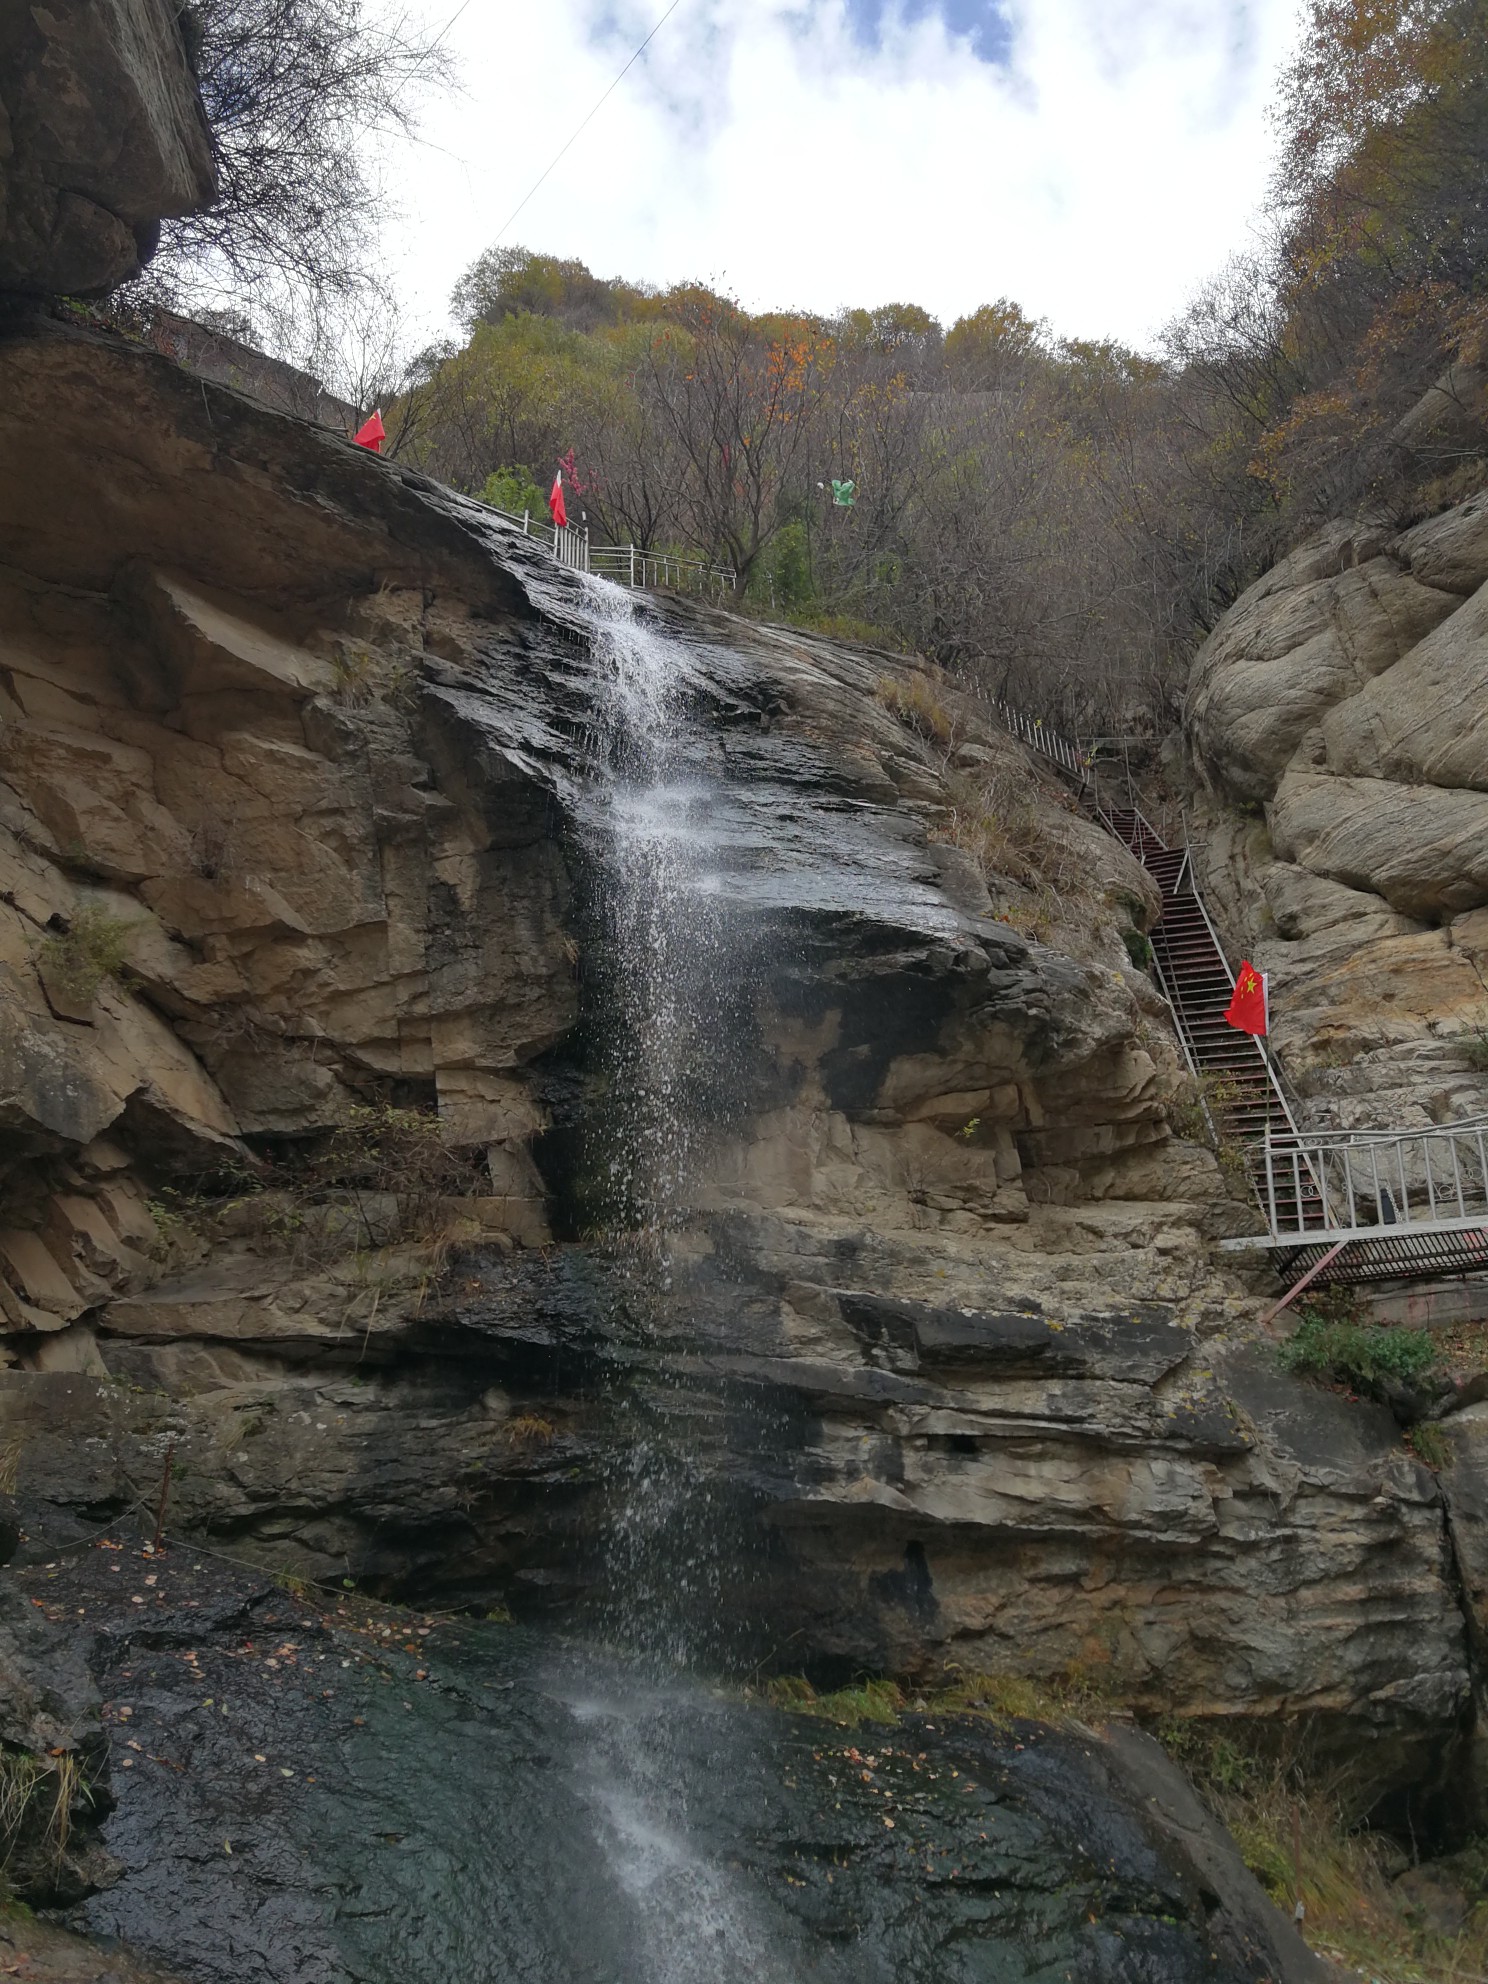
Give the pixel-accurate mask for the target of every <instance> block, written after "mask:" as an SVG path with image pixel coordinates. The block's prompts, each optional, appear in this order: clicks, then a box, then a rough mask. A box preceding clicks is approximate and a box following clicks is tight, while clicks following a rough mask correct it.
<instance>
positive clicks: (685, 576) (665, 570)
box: [589, 544, 739, 592]
mask: <svg viewBox="0 0 1488 1984" xmlns="http://www.w3.org/2000/svg"><path fill="white" fill-rule="evenodd" d="M589 569H590V571H591V572H597V573H598V574H599V576H600V577H601V578H602V579H613V580H615V582H616V584H617V585H622V586H639V587H643V588H645V589H647V590H648V591H654V590H657V589H667V590H670V591H673V592H725V591H727V592H735V591H737V589H738V583H739V575H738V573H737V572H735V571H734V569H733V567H732V566H730V565H706V564H704V563H703V561H702V559H700V558H679V557H678V556H677V555H676V554H675V553H674V552H670V551H643V550H642V549H641V547H640V546H639V545H638V544H597V545H596V546H595V547H594V549H593V551H591V552H590V554H589Z"/></svg>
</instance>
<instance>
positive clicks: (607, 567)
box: [471, 497, 739, 593]
mask: <svg viewBox="0 0 1488 1984" xmlns="http://www.w3.org/2000/svg"><path fill="white" fill-rule="evenodd" d="M479 500H480V499H479V498H478V497H472V498H471V501H472V502H479ZM480 507H481V508H482V509H483V510H490V511H491V513H492V514H493V515H494V516H498V517H504V518H505V519H506V521H507V522H508V523H510V524H516V525H517V526H518V527H519V529H520V530H521V532H522V535H523V536H524V537H534V538H536V539H537V541H538V543H539V544H545V545H546V546H547V547H548V549H549V550H550V551H551V552H552V554H553V556H554V558H556V559H557V561H558V563H559V564H560V565H565V566H567V568H568V569H569V570H570V571H572V572H593V573H595V574H597V575H598V577H600V578H602V579H613V580H614V581H615V583H616V584H617V585H622V586H634V587H636V588H637V589H638V590H646V591H654V590H657V589H663V588H664V589H669V590H672V591H676V592H720V593H721V592H724V591H728V592H735V591H737V590H738V584H739V575H738V573H737V572H736V571H735V570H734V569H733V567H732V566H730V565H708V564H705V563H704V562H703V560H702V559H701V558H682V557H679V556H677V555H676V554H675V553H674V552H670V551H645V550H643V549H642V548H641V546H640V545H638V544H595V545H591V544H590V542H589V530H588V526H587V525H585V526H583V527H582V528H581V527H580V526H579V525H577V524H568V525H564V526H560V525H558V524H553V523H544V522H543V520H542V518H541V517H534V516H533V514H532V512H531V511H530V510H523V511H522V513H521V514H520V515H518V514H517V512H516V511H515V510H503V509H502V508H501V507H500V505H499V504H496V503H481V505H480Z"/></svg>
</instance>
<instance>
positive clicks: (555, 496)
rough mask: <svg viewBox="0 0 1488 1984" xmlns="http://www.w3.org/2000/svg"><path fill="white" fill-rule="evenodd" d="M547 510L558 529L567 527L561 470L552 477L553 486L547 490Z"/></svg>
mask: <svg viewBox="0 0 1488 1984" xmlns="http://www.w3.org/2000/svg"><path fill="white" fill-rule="evenodd" d="M548 510H549V512H550V513H551V515H552V519H553V522H554V523H555V524H556V525H557V526H558V528H559V530H566V529H567V528H568V511H567V510H566V509H565V508H564V507H563V470H562V469H559V471H558V473H557V474H556V475H555V476H554V477H553V487H552V488H551V489H550V490H549V491H548Z"/></svg>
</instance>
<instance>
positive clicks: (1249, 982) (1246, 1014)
mask: <svg viewBox="0 0 1488 1984" xmlns="http://www.w3.org/2000/svg"><path fill="white" fill-rule="evenodd" d="M1225 1018H1226V1019H1227V1020H1228V1021H1229V1023H1230V1025H1231V1026H1234V1027H1238V1028H1239V1029H1240V1031H1241V1032H1242V1033H1269V1032H1270V1030H1271V1001H1270V999H1269V997H1268V995H1267V991H1266V974H1265V972H1264V971H1257V970H1256V968H1255V966H1254V965H1253V964H1252V963H1251V962H1250V960H1249V958H1242V959H1241V961H1240V976H1239V977H1238V978H1237V979H1236V980H1235V992H1234V997H1233V998H1232V999H1231V1000H1230V1003H1229V1007H1228V1009H1227V1011H1226V1013H1225Z"/></svg>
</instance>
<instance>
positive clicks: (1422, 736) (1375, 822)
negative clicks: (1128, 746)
mask: <svg viewBox="0 0 1488 1984" xmlns="http://www.w3.org/2000/svg"><path fill="white" fill-rule="evenodd" d="M1187 733H1188V740H1189V744H1190V747H1191V750H1192V755H1193V759H1194V763H1195V765H1196V768H1197V770H1198V772H1199V774H1200V776H1201V778H1202V779H1203V780H1204V782H1205V784H1206V786H1207V799H1206V801H1205V802H1203V803H1202V804H1201V808H1200V812H1199V816H1198V824H1199V827H1200V831H1199V833H1198V834H1197V835H1196V837H1195V849H1196V861H1197V863H1198V866H1199V872H1200V875H1201V878H1202V880H1203V882H1204V885H1205V887H1206V890H1207V895H1208V900H1209V903H1210V906H1211V909H1212V910H1213V912H1214V913H1215V915H1216V917H1217V918H1218V919H1219V921H1220V922H1221V924H1222V925H1223V926H1224V927H1225V929H1226V931H1227V934H1228V937H1229V939H1230V942H1231V944H1232V946H1233V947H1234V949H1235V950H1236V951H1237V952H1239V951H1244V952H1246V953H1247V954H1248V955H1249V956H1250V957H1251V958H1253V959H1254V960H1255V961H1256V963H1258V964H1259V965H1261V966H1262V967H1263V968H1265V969H1268V970H1269V971H1270V972H1271V973H1272V985H1273V999H1272V1013H1273V1037H1274V1041H1275V1045H1276V1047H1277V1049H1278V1051H1279V1055H1280V1059H1281V1062H1282V1065H1283V1068H1284V1070H1285V1071H1286V1072H1287V1073H1288V1074H1290V1075H1291V1077H1292V1078H1293V1082H1294V1084H1295V1087H1296V1089H1297V1091H1298V1098H1299V1099H1298V1108H1299V1110H1300V1112H1301V1115H1302V1118H1303V1120H1304V1121H1305V1122H1307V1123H1309V1124H1313V1125H1317V1126H1324V1127H1339V1128H1384V1129H1402V1130H1406V1129H1413V1128H1423V1127H1429V1126H1430V1125H1432V1124H1437V1123H1447V1122H1473V1121H1482V1120H1483V1119H1484V1118H1485V1117H1488V1055H1485V1052H1484V1046H1485V1040H1488V865H1485V863H1488V855H1485V850H1488V495H1477V496H1474V497H1472V498H1471V499H1469V500H1468V501H1466V502H1463V503H1460V504H1458V505H1457V506H1456V507H1454V508H1452V509H1450V510H1447V511H1445V512H1443V513H1442V514H1440V515H1438V516H1435V517H1432V518H1429V519H1428V520H1427V521H1425V522H1423V523H1420V524H1417V525H1416V526H1415V527H1414V528H1413V529H1411V530H1408V531H1406V532H1404V533H1401V534H1391V533H1390V532H1388V531H1385V530H1382V529H1366V528H1358V527H1354V528H1351V527H1347V526H1345V525H1342V524H1339V525H1335V526H1332V527H1330V528H1329V529H1327V530H1325V531H1322V532H1321V533H1319V534H1318V535H1317V536H1316V537H1315V538H1313V539H1312V540H1311V541H1309V542H1308V543H1306V544H1304V545H1303V546H1301V547H1300V548H1299V549H1298V550H1297V551H1296V552H1294V553H1293V554H1292V556H1291V557H1289V558H1287V559H1285V560H1284V561H1283V562H1282V563H1281V564H1279V565H1278V566H1277V567H1276V568H1275V569H1274V570H1273V571H1272V572H1269V573H1268V574H1267V575H1266V576H1265V577H1264V578H1263V579H1261V580H1260V581H1259V582H1258V583H1257V584H1256V585H1254V586H1252V587H1251V589H1250V591H1249V592H1248V593H1246V594H1245V596H1244V597H1243V598H1242V599H1241V600H1240V601H1239V602H1238V603H1237V604H1236V605H1235V607H1234V608H1233V609H1232V610H1231V612H1230V613H1229V614H1228V615H1227V616H1226V617H1225V619H1224V620H1223V621H1222V622H1221V623H1220V625H1219V626H1218V627H1217V628H1216V629H1215V632H1214V634H1213V635H1212V636H1211V638H1210V640H1209V641H1208V642H1207V644H1206V645H1205V647H1204V648H1203V650H1202V651H1201V652H1200V654H1199V656H1198V657H1197V660H1196V663H1195V667H1194V674H1193V680H1192V684H1191V690H1190V697H1189V705H1188V711H1187ZM1459 1307H1460V1310H1461V1312H1462V1313H1465V1314H1467V1315H1469V1316H1476V1317H1478V1318H1480V1319H1481V1318H1485V1317H1488V1294H1485V1292H1484V1290H1483V1288H1482V1286H1481V1284H1480V1282H1479V1281H1478V1280H1477V1278H1470V1279H1469V1280H1468V1282H1467V1283H1466V1284H1465V1285H1464V1287H1463V1289H1462V1290H1461V1299H1460V1304H1459ZM1469 1396H1471V1394H1469ZM1443 1428H1444V1432H1445V1434H1446V1438H1447V1442H1448V1446H1449V1449H1450V1452H1451V1455H1452V1460H1453V1464H1452V1465H1451V1466H1450V1468H1448V1469H1447V1470H1445V1471H1444V1473H1443V1475H1442V1481H1443V1487H1444V1493H1445V1496H1446V1500H1447V1503H1448V1506H1449V1513H1450V1519H1449V1531H1450V1535H1451V1540H1452V1546H1453V1555H1454V1562H1455V1563H1456V1565H1457V1568H1458V1572H1459V1574H1460V1576H1461V1578H1462V1582H1463V1589H1464V1593H1465V1597H1466V1601H1467V1604H1468V1607H1469V1610H1470V1612H1471V1615H1472V1618H1473V1621H1474V1631H1475V1635H1476V1638H1477V1641H1478V1644H1479V1645H1480V1646H1481V1645H1482V1643H1483V1634H1484V1631H1485V1630H1488V1505H1485V1502H1484V1495H1483V1481H1484V1475H1485V1469H1488V1417H1485V1412H1484V1408H1483V1406H1482V1405H1481V1404H1471V1403H1468V1404H1467V1405H1466V1409H1464V1410H1462V1411H1460V1412H1455V1413H1453V1414H1451V1416H1450V1417H1448V1418H1447V1419H1445V1420H1444V1421H1443Z"/></svg>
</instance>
